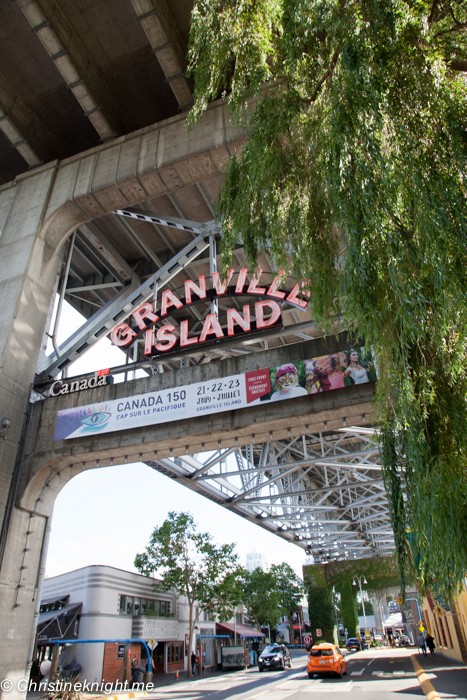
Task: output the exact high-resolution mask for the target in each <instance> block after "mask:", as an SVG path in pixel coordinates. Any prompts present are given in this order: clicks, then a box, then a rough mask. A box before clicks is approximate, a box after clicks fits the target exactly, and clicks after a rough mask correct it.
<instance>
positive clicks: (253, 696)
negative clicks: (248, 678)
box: [249, 688, 271, 700]
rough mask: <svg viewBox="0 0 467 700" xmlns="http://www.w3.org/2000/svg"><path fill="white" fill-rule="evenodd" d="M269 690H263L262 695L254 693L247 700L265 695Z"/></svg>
mask: <svg viewBox="0 0 467 700" xmlns="http://www.w3.org/2000/svg"><path fill="white" fill-rule="evenodd" d="M270 690H271V688H268V689H267V690H263V692H262V693H256V695H250V697H249V700H253V698H259V696H260V695H266V693H269V692H270Z"/></svg>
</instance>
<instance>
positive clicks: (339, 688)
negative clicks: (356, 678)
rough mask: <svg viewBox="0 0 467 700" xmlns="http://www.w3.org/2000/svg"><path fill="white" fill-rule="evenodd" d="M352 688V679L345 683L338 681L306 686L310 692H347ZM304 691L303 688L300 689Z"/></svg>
mask: <svg viewBox="0 0 467 700" xmlns="http://www.w3.org/2000/svg"><path fill="white" fill-rule="evenodd" d="M352 688H353V681H347V683H342V685H341V684H340V683H339V685H335V684H334V683H333V684H329V685H327V684H326V685H319V686H318V685H316V686H312V687H311V688H307V691H308V692H310V693H338V692H340V693H349V692H350V691H351V690H352ZM302 692H304V689H303V690H302Z"/></svg>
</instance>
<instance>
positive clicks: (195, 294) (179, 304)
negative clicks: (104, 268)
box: [110, 269, 309, 357]
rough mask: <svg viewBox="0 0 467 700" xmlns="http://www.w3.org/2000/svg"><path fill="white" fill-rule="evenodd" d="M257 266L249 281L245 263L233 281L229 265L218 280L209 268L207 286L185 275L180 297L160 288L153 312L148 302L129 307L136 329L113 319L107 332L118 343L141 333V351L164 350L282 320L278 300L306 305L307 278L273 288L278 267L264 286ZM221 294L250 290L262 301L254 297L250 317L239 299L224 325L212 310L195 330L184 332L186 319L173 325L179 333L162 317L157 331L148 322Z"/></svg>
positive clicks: (123, 344) (122, 345)
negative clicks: (288, 289) (283, 287)
mask: <svg viewBox="0 0 467 700" xmlns="http://www.w3.org/2000/svg"><path fill="white" fill-rule="evenodd" d="M262 272H263V271H262V270H258V271H257V273H256V274H255V276H254V277H253V279H252V281H251V282H250V283H249V284H248V283H247V274H248V270H247V269H241V270H240V272H239V273H238V276H237V282H236V284H235V285H232V286H229V283H230V282H231V281H232V276H233V274H234V270H229V271H228V274H227V277H226V279H225V280H224V281H222V280H221V278H220V276H219V273H218V272H213V274H212V277H211V289H207V287H206V278H205V276H204V275H201V277H199V278H198V281H197V282H195V281H193V280H187V281H186V282H185V284H184V294H185V296H184V297H183V298H180V295H177V294H176V293H175V292H174V291H172V290H170V289H166V290H164V291H163V292H162V294H161V298H160V308H159V310H158V311H157V313H156V309H155V308H154V306H153V304H152V303H151V302H149V301H148V302H145V303H144V304H141V305H139V306H137V307H136V308H134V309H133V311H132V312H131V316H132V317H133V319H134V321H135V323H136V326H137V328H138V329H139V330H138V331H136V330H134V329H133V328H131V327H130V326H129V325H128V323H124V322H123V323H117V325H116V326H114V328H113V329H112V331H111V333H110V340H111V341H112V343H113V344H114V345H116V346H117V347H119V348H126V347H128V346H129V345H131V344H132V343H133V342H134V341H135V339H136V338H137V337H138V336H140V335H141V334H144V354H145V355H146V356H148V357H153V356H154V355H160V354H162V353H165V352H168V351H170V350H177V349H182V350H183V349H184V348H193V346H195V345H202V344H204V343H207V342H211V341H213V340H220V339H222V338H225V337H226V335H227V337H229V336H230V337H233V336H235V335H238V334H243V333H247V334H248V333H252V332H254V331H258V330H264V329H267V328H273V327H274V326H277V325H280V324H281V323H282V308H281V303H286V304H289V305H290V306H294V307H296V308H298V309H302V310H303V309H306V307H307V305H308V302H307V301H306V300H305V299H304V297H309V292H307V291H306V285H307V282H308V280H302V281H301V282H300V283H298V284H296V285H295V287H294V288H293V289H292V291H291V292H290V293H287V292H284V291H281V290H280V289H279V287H280V285H281V282H282V280H283V278H284V273H283V272H279V274H278V275H276V277H275V278H274V279H273V281H272V283H271V284H270V285H265V286H264V287H262V286H259V285H260V284H261V282H260V279H261V274H262ZM225 296H236V297H239V296H240V297H243V296H255V297H261V298H262V301H258V302H256V303H255V312H254V315H255V319H256V320H255V321H253V320H252V319H251V313H250V307H249V305H248V304H247V305H245V306H244V307H243V309H242V310H241V311H240V310H237V309H233V308H232V309H228V310H227V329H223V328H222V327H221V325H220V323H219V319H218V318H217V316H216V314H208V315H207V316H206V318H205V320H204V323H203V328H202V330H201V333H199V334H198V335H191V336H189V335H188V321H182V322H181V323H180V328H179V337H178V336H177V335H176V334H175V333H174V331H175V330H176V328H175V326H174V325H173V324H171V323H165V324H164V325H162V326H161V327H160V328H158V330H157V331H155V329H154V324H155V323H157V322H158V321H161V320H163V319H165V318H167V316H169V315H170V314H171V313H173V312H174V310H178V309H182V308H184V307H189V306H191V305H192V304H195V303H197V302H199V301H211V300H213V299H218V298H219V297H225Z"/></svg>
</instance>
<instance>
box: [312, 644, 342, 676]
mask: <svg viewBox="0 0 467 700" xmlns="http://www.w3.org/2000/svg"><path fill="white" fill-rule="evenodd" d="M306 670H307V671H308V678H313V676H314V675H315V674H316V675H321V674H324V673H329V674H337V675H338V676H339V678H342V676H345V675H347V661H346V660H345V659H344V657H343V655H342V652H341V651H340V649H339V647H336V646H335V645H334V644H326V643H324V644H315V645H314V647H312V648H311V649H310V655H309V657H308V664H307V669H306Z"/></svg>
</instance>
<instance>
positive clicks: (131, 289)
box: [36, 229, 210, 384]
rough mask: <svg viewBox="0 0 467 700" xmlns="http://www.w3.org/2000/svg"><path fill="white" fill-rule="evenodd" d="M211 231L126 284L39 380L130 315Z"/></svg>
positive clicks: (205, 245)
mask: <svg viewBox="0 0 467 700" xmlns="http://www.w3.org/2000/svg"><path fill="white" fill-rule="evenodd" d="M209 233H210V232H209V230H207V229H205V231H204V232H203V234H202V235H197V236H196V238H194V239H193V240H192V241H190V242H189V243H188V245H186V246H185V247H184V248H183V250H181V251H180V252H179V253H177V255H175V256H174V257H173V258H172V259H171V260H169V262H167V263H166V264H165V265H163V266H162V267H161V268H160V269H159V270H158V271H157V272H155V273H154V274H153V275H151V276H150V277H149V278H148V279H147V280H145V281H144V282H143V283H142V284H140V285H139V286H137V283H136V282H135V281H134V280H132V281H131V282H130V284H129V285H127V286H125V287H123V288H122V289H121V290H120V291H119V292H118V293H117V294H116V295H115V296H114V297H113V298H112V299H110V301H108V302H107V303H106V304H104V306H102V308H101V309H99V310H98V311H96V313H95V314H93V316H91V317H90V318H89V319H88V320H87V321H86V322H85V323H84V324H83V325H82V326H81V327H80V328H79V329H78V330H77V331H76V333H74V334H73V335H72V336H70V338H68V339H67V340H66V341H65V343H63V344H62V345H61V346H60V348H59V357H56V355H55V353H53V354H52V355H50V356H49V359H50V362H49V365H48V366H47V368H46V369H45V370H43V371H42V372H41V373H40V374H39V375H38V376H36V384H40V383H41V382H47V381H48V380H49V379H50V378H53V377H56V376H57V375H58V374H59V373H60V372H61V371H62V370H63V369H65V367H67V366H68V365H69V364H70V363H71V362H73V361H74V360H76V359H77V358H78V357H81V356H82V355H83V354H84V352H86V350H88V349H89V347H90V346H91V345H93V344H94V343H96V342H97V341H98V340H100V339H101V338H103V337H105V336H106V335H108V334H109V333H110V331H111V330H112V328H113V327H114V326H115V324H116V323H118V322H119V321H123V320H125V319H126V318H128V316H129V315H130V314H131V312H132V311H133V310H134V308H135V307H136V306H139V305H140V304H142V303H143V302H144V301H146V300H147V299H149V298H150V297H152V296H153V294H154V288H155V287H157V289H160V288H161V287H162V286H164V285H165V284H167V283H168V282H169V281H170V280H171V279H172V278H173V277H175V275H177V274H178V273H179V272H180V270H182V269H183V267H184V266H185V265H186V263H187V262H188V261H189V260H191V259H192V258H193V257H194V256H196V255H199V254H200V253H202V252H203V251H204V250H206V248H208V247H209Z"/></svg>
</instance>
